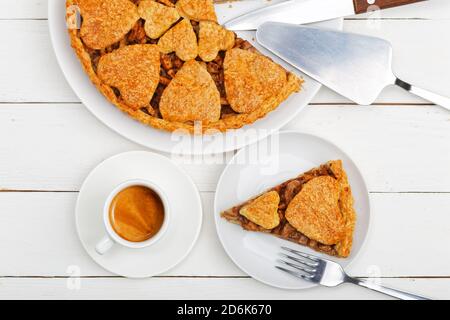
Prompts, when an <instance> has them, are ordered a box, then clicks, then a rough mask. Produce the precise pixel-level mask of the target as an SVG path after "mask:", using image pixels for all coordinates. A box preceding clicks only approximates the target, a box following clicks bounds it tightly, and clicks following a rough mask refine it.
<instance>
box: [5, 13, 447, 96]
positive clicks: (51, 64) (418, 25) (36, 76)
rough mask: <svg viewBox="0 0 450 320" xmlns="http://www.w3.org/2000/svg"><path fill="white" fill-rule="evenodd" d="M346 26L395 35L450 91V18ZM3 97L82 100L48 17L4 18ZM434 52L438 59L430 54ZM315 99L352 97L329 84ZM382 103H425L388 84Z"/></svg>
mask: <svg viewBox="0 0 450 320" xmlns="http://www.w3.org/2000/svg"><path fill="white" fill-rule="evenodd" d="M345 28H346V30H348V31H354V32H360V33H365V34H372V35H376V36H381V37H384V38H387V39H389V40H390V41H392V43H393V46H394V49H395V63H394V67H395V69H396V70H397V72H398V74H399V75H401V76H403V77H404V78H405V80H410V81H413V82H416V83H417V84H421V85H423V86H424V87H428V88H429V89H434V90H436V91H437V92H440V93H442V94H446V95H447V96H450V87H449V86H446V85H445V84H446V83H448V82H449V81H450V61H449V59H448V58H447V57H448V56H449V55H450V45H449V44H448V42H445V41H441V37H440V33H439V32H436V30H448V29H449V28H450V20H394V21H393V20H377V21H372V22H367V21H347V22H346V26H345ZM0 36H1V37H2V39H4V43H7V44H8V45H4V46H2V47H1V48H0V69H1V70H3V72H2V74H1V75H0V102H77V101H78V98H77V97H76V96H75V94H74V93H73V92H72V90H71V89H70V88H69V86H68V85H67V83H66V81H65V80H64V77H63V75H62V73H61V71H60V70H59V67H58V65H57V62H56V59H55V56H54V54H53V52H52V49H51V44H50V38H49V35H48V30H47V21H35V20H33V21H30V20H24V21H7V20H3V21H0ZM430 56H432V57H433V59H429V57H430ZM314 102H315V103H336V102H340V103H343V102H348V100H346V99H343V98H341V97H339V96H338V95H336V94H334V93H332V92H330V91H329V90H322V92H321V93H320V94H319V95H318V96H317V97H316V98H315V99H314ZM377 102H378V103H386V102H391V103H424V102H425V101H424V100H421V99H419V98H416V97H414V96H412V95H410V94H409V93H406V92H403V91H402V90H401V89H396V88H393V89H389V90H386V91H385V92H384V93H383V95H382V96H381V97H380V98H379V100H378V101H377Z"/></svg>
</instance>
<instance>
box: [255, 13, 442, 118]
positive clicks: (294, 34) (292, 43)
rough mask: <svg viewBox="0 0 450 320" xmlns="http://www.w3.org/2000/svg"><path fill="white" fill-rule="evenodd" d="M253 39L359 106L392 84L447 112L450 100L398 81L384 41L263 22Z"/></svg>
mask: <svg viewBox="0 0 450 320" xmlns="http://www.w3.org/2000/svg"><path fill="white" fill-rule="evenodd" d="M256 39H257V41H258V42H259V43H260V44H261V45H262V46H263V47H265V48H266V49H268V50H270V51H271V52H272V53H274V54H275V55H277V56H279V57H280V58H282V59H283V60H285V61H286V62H288V63H290V64H291V65H292V66H294V67H295V68H297V69H299V70H300V71H302V72H303V73H305V74H307V75H308V76H310V77H312V78H313V79H315V80H317V81H319V82H320V83H322V84H324V85H325V86H327V87H329V88H330V89H332V90H334V91H336V92H337V93H339V94H341V95H343V96H344V97H347V98H349V99H350V100H353V101H355V102H356V103H358V104H361V105H370V104H372V103H373V102H374V101H375V100H376V98H377V97H378V96H379V94H380V93H381V91H382V90H383V89H384V88H385V87H386V86H388V85H397V86H400V87H401V88H403V89H405V90H407V91H410V92H412V93H414V94H416V95H418V96H420V97H422V98H425V99H427V100H429V101H432V102H434V103H435V104H437V105H441V106H443V107H445V108H447V109H449V110H450V99H449V98H446V97H443V96H440V95H438V94H435V93H432V92H430V91H427V90H425V89H421V88H418V87H416V86H413V85H411V84H409V83H407V82H406V81H403V80H400V79H398V78H397V77H396V76H395V75H394V73H393V71H392V46H391V44H390V43H389V42H388V41H386V40H383V39H380V38H375V37H369V36H364V35H359V34H353V33H346V32H340V31H332V30H327V29H321V28H313V27H307V26H298V25H292V24H286V23H278V22H267V23H264V24H262V25H261V26H260V27H259V28H258V31H257V34H256Z"/></svg>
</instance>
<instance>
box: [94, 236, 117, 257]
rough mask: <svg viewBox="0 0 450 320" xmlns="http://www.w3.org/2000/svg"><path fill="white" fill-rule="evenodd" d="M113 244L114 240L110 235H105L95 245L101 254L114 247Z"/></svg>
mask: <svg viewBox="0 0 450 320" xmlns="http://www.w3.org/2000/svg"><path fill="white" fill-rule="evenodd" d="M113 245H114V241H112V240H111V238H110V237H108V236H105V237H104V238H103V239H102V240H100V242H99V243H97V245H96V246H95V251H97V253H98V254H100V255H104V254H105V253H106V252H108V251H109V249H111V248H112V246H113Z"/></svg>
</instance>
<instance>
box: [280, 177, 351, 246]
mask: <svg viewBox="0 0 450 320" xmlns="http://www.w3.org/2000/svg"><path fill="white" fill-rule="evenodd" d="M340 195H341V188H340V185H339V183H338V182H337V181H336V180H335V179H334V178H332V177H330V176H321V177H317V178H314V179H312V180H310V181H309V182H308V183H306V184H305V185H304V186H303V188H302V190H301V191H300V192H299V193H298V194H297V195H296V196H295V197H294V199H292V201H291V202H290V203H289V205H288V208H287V209H286V219H287V221H288V222H289V223H290V224H291V225H292V226H293V227H294V228H295V229H297V230H298V231H299V232H301V233H303V234H304V235H305V236H307V237H308V238H310V239H313V240H315V241H318V242H320V243H322V244H325V245H334V244H337V243H339V242H340V241H341V240H342V239H343V237H344V236H345V219H344V217H343V216H342V213H341V209H340V207H339V199H340Z"/></svg>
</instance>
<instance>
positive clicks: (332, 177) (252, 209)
mask: <svg viewBox="0 0 450 320" xmlns="http://www.w3.org/2000/svg"><path fill="white" fill-rule="evenodd" d="M221 216H222V217H223V218H225V219H226V220H228V221H229V222H232V223H235V224H238V225H240V226H242V228H244V229H245V230H247V231H256V232H265V233H269V234H271V235H274V236H277V237H279V238H282V239H285V240H289V241H292V242H295V243H298V244H300V245H303V246H307V247H309V248H311V249H313V250H316V251H319V252H322V253H326V254H328V255H331V256H337V257H341V258H346V257H348V256H349V255H350V251H351V248H352V243H353V231H354V228H355V221H356V214H355V210H354V208H353V196H352V191H351V188H350V185H349V183H348V179H347V174H346V173H345V171H344V169H343V166H342V161H340V160H336V161H330V162H328V163H326V164H323V165H321V166H320V167H318V168H314V169H312V170H310V171H308V172H306V173H304V174H302V175H300V176H298V177H297V178H294V179H291V180H289V181H286V182H284V183H282V184H280V185H278V186H276V187H274V188H272V189H271V190H268V191H267V192H265V193H263V194H262V195H259V196H257V197H255V198H254V199H251V200H249V201H247V202H245V203H242V204H240V205H238V206H236V207H234V208H231V209H229V210H226V211H224V212H222V214H221Z"/></svg>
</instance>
